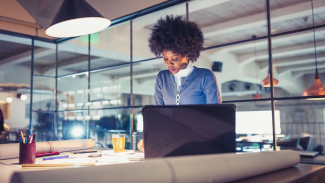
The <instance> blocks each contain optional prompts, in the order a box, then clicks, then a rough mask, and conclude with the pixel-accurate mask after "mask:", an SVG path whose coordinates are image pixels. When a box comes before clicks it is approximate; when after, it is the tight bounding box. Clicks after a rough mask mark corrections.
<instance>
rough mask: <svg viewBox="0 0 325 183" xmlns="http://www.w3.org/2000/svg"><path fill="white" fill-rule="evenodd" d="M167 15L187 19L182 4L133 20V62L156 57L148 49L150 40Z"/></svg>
mask: <svg viewBox="0 0 325 183" xmlns="http://www.w3.org/2000/svg"><path fill="white" fill-rule="evenodd" d="M166 15H174V16H176V15H181V16H183V17H184V18H185V16H186V7H185V5H184V4H181V5H178V6H174V7H171V8H168V9H164V10H162V11H158V12H154V13H151V14H149V15H146V16H143V17H139V18H137V19H135V20H133V61H139V60H144V59H149V58H155V57H156V56H155V55H154V54H153V53H151V51H150V49H149V47H148V44H149V43H148V38H149V36H150V34H151V29H152V28H153V26H154V25H155V24H156V22H157V21H158V20H159V18H161V17H163V18H165V16H166Z"/></svg>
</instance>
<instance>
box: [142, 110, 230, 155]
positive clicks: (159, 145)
mask: <svg viewBox="0 0 325 183" xmlns="http://www.w3.org/2000/svg"><path fill="white" fill-rule="evenodd" d="M142 115H143V125H144V126H143V127H144V128H143V140H144V148H145V158H146V159H147V158H160V157H171V156H186V155H202V154H216V153H235V152H236V132H235V122H236V106H235V105H233V104H217V105H214V104H213V105H180V106H174V105H173V106H145V107H144V108H143V109H142Z"/></svg>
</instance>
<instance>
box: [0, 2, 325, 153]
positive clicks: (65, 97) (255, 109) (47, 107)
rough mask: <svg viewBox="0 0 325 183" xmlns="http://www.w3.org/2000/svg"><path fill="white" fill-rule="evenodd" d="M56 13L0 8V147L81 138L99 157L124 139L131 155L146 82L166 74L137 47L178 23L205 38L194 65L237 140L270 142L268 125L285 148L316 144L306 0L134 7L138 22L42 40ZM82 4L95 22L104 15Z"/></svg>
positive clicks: (119, 21)
mask: <svg viewBox="0 0 325 183" xmlns="http://www.w3.org/2000/svg"><path fill="white" fill-rule="evenodd" d="M61 2H62V1H54V0H52V1H46V0H38V1H36V0H35V1H31V2H26V1H24V0H9V1H8V0H0V107H1V109H2V111H3V113H4V117H5V124H6V125H7V129H8V130H7V132H6V133H3V134H2V136H1V143H15V142H17V132H19V131H20V130H23V131H24V132H25V133H35V134H37V136H38V141H48V140H67V139H75V138H92V139H94V140H95V141H96V142H97V144H96V146H99V147H110V146H111V134H112V133H126V134H127V139H126V140H127V148H131V138H132V132H137V131H141V130H142V128H143V122H142V116H141V110H142V107H143V106H145V105H153V104H154V99H153V95H154V85H155V78H156V75H157V74H158V72H159V71H161V70H164V69H166V66H165V65H164V62H163V59H162V58H156V57H155V56H154V55H153V54H152V53H151V52H150V49H149V47H148V37H149V35H150V32H151V28H152V27H153V25H154V24H155V23H156V22H157V20H158V19H159V18H160V17H164V16H165V15H181V16H183V17H184V18H185V19H186V18H188V20H189V21H195V22H196V23H197V24H198V25H199V26H200V27H201V29H202V32H203V33H204V38H205V44H204V46H205V47H206V50H205V51H204V52H202V53H201V56H200V58H199V59H198V61H197V62H195V63H194V66H196V67H201V68H208V69H213V70H214V73H215V75H216V78H217V82H218V85H219V89H220V92H221V96H222V101H223V103H234V104H235V105H236V106H237V119H236V120H237V121H236V132H237V134H242V135H246V136H247V135H248V136H250V135H260V136H264V137H265V136H268V137H270V138H271V139H273V136H272V133H273V127H274V126H275V132H276V134H279V135H280V134H281V135H284V136H285V137H288V138H296V137H301V136H302V135H307V134H308V135H309V136H311V144H310V148H309V150H312V149H313V148H315V147H316V146H317V145H325V131H324V129H325V126H324V122H325V121H324V119H325V113H324V110H325V101H324V100H322V99H323V98H325V96H307V97H303V96H302V93H303V92H304V91H305V90H306V89H307V88H309V87H310V86H311V85H312V84H313V83H314V80H315V53H316V57H317V67H318V72H319V76H320V80H321V81H322V82H325V2H324V1H323V0H314V1H313V8H312V4H311V1H310V0H269V6H267V2H268V0H218V1H217V0H195V1H188V2H185V1H162V0H160V1H159V0H156V1H151V2H150V3H151V4H150V3H149V2H148V1H145V3H147V4H145V5H143V7H140V5H139V6H137V7H136V8H139V9H138V10H141V9H144V11H138V10H133V12H135V11H138V12H136V13H133V14H132V13H131V12H128V13H125V14H123V15H119V16H118V17H107V18H112V19H113V23H112V25H111V26H110V27H108V28H107V29H106V30H103V31H101V32H98V33H95V34H92V35H87V36H82V37H76V38H67V39H60V38H52V37H48V36H47V35H46V34H45V32H44V29H45V28H46V26H48V25H50V23H51V21H52V19H53V17H54V15H55V12H56V11H57V8H58V7H59V6H60V4H61ZM88 2H89V3H90V4H91V5H92V6H93V7H94V8H96V9H97V10H98V11H99V12H100V13H102V14H103V15H104V16H105V15H107V13H109V11H111V10H112V7H110V8H109V4H108V3H106V4H105V3H104V2H100V1H95V0H89V1H88ZM158 3H160V4H158ZM124 4H125V2H124ZM157 4H158V5H157ZM131 5H132V3H131ZM149 6H150V7H149ZM36 7H37V8H36ZM105 7H106V8H105ZM148 7H149V8H148ZM13 10H14V11H13ZM312 10H313V12H314V18H313V13H312ZM15 11H18V12H20V13H19V14H15ZM115 11H119V10H118V8H117V10H115ZM121 11H122V10H121ZM129 11H132V10H129ZM122 12H123V11H122ZM268 15H269V19H268V18H267V17H268ZM313 21H314V23H313ZM268 22H269V23H270V25H268ZM313 24H314V25H313ZM313 30H315V37H314V34H313ZM254 36H255V37H254ZM314 41H315V43H316V52H315V49H314ZM269 46H270V47H269ZM270 65H271V67H272V72H271V74H272V75H273V77H274V78H275V79H276V80H278V84H277V85H276V86H274V87H273V88H272V86H271V87H265V85H263V82H262V80H264V79H265V78H266V80H264V83H265V82H266V81H268V82H270V79H269V78H267V75H268V71H269V70H270V69H269V68H270V67H269V66H270ZM276 80H273V85H275V83H276ZM261 82H262V84H261ZM257 93H258V95H257V96H256V94H257ZM25 96H26V97H25ZM10 97H11V98H12V101H11V102H10ZM23 99H25V100H23ZM309 99H313V100H309ZM272 104H274V109H272ZM272 110H273V111H272ZM272 112H273V114H274V117H272ZM273 123H274V124H275V125H274V126H273ZM8 127H9V128H10V129H9V128H8ZM255 150H260V149H259V148H257V145H256V144H251V145H250V147H249V148H247V149H246V151H255Z"/></svg>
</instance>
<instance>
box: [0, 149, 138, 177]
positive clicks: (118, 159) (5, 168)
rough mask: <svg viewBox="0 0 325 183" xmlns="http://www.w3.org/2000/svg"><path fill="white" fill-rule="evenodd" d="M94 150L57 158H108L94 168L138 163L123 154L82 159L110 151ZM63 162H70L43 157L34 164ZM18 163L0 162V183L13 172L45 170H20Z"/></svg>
mask: <svg viewBox="0 0 325 183" xmlns="http://www.w3.org/2000/svg"><path fill="white" fill-rule="evenodd" d="M96 150H97V152H96V153H84V154H77V155H75V154H73V153H70V152H63V153H60V155H58V156H62V155H69V156H73V157H75V158H78V159H79V157H80V158H81V159H84V160H87V159H88V160H96V159H105V157H110V161H105V162H103V161H101V162H100V163H99V164H98V163H96V166H100V165H108V164H120V163H132V162H138V161H129V160H128V155H123V154H120V155H117V156H114V155H111V154H110V155H103V157H104V158H82V157H85V156H86V157H87V156H89V155H90V154H102V153H103V152H105V151H107V150H111V149H96ZM136 154H140V155H143V153H138V152H137V153H136ZM51 157H55V156H51ZM64 160H70V159H58V160H49V161H43V157H39V158H36V160H35V164H36V163H40V164H41V163H58V161H64ZM111 160H113V161H111ZM51 161H52V162H51ZM18 162H19V160H18V158H15V159H7V160H0V183H9V182H10V178H11V175H12V174H13V172H20V171H39V170H46V168H44V169H21V165H19V164H18Z"/></svg>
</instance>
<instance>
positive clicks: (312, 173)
mask: <svg viewBox="0 0 325 183" xmlns="http://www.w3.org/2000/svg"><path fill="white" fill-rule="evenodd" d="M100 152H101V151H100V150H98V153H100ZM64 154H67V153H61V155H64ZM41 160H42V158H37V161H41ZM17 163H18V159H11V160H0V182H1V183H9V182H10V178H11V175H12V173H13V172H14V171H38V170H24V169H20V165H18V164H17ZM118 163H130V162H129V161H127V160H126V161H120V162H118ZM255 182H256V183H261V182H263V183H264V182H272V183H273V182H276V183H284V182H294V183H322V182H325V166H323V165H313V164H298V165H296V166H295V167H291V168H287V169H283V170H279V171H276V172H271V173H267V174H263V175H259V176H256V177H251V178H248V179H244V180H239V181H236V183H255Z"/></svg>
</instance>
